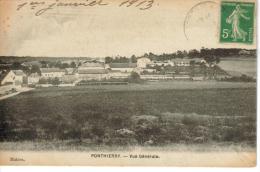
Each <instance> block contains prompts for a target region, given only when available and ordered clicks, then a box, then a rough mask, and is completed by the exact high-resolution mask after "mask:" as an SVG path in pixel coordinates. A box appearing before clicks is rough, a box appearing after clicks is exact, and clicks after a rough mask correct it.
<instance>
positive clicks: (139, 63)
mask: <svg viewBox="0 0 260 172" xmlns="http://www.w3.org/2000/svg"><path fill="white" fill-rule="evenodd" d="M151 64H152V61H151V60H150V59H149V58H147V57H142V58H139V59H137V67H138V68H146V67H147V66H148V65H151Z"/></svg>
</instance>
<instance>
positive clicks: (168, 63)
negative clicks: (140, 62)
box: [150, 60, 175, 67]
mask: <svg viewBox="0 0 260 172" xmlns="http://www.w3.org/2000/svg"><path fill="white" fill-rule="evenodd" d="M174 65H175V64H174V62H172V61H170V60H167V61H152V63H151V64H150V66H151V67H155V66H160V67H164V66H174Z"/></svg>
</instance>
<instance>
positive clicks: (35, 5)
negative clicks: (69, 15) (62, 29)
mask: <svg viewBox="0 0 260 172" xmlns="http://www.w3.org/2000/svg"><path fill="white" fill-rule="evenodd" d="M115 3H116V2H111V1H109V0H74V1H70V2H68V1H66V0H53V1H48V2H46V1H27V2H23V3H19V4H18V5H17V8H16V10H17V11H20V10H23V9H30V10H33V11H35V16H40V15H43V14H44V13H46V12H48V11H51V10H54V9H55V8H61V7H63V8H79V7H100V6H108V5H112V4H115ZM117 3H118V4H115V5H117V6H118V7H127V8H130V7H132V8H137V9H139V10H148V9H151V8H152V7H153V5H154V3H155V0H121V1H119V2H118V1H117Z"/></svg>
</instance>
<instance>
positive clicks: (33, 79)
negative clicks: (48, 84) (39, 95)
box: [27, 73, 41, 85]
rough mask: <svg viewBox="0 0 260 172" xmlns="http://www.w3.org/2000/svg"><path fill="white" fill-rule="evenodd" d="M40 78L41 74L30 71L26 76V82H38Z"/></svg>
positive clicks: (31, 83) (32, 83)
mask: <svg viewBox="0 0 260 172" xmlns="http://www.w3.org/2000/svg"><path fill="white" fill-rule="evenodd" d="M40 78H41V75H39V74H38V73H32V74H30V75H29V76H28V77H27V83H28V84H29V85H34V84H38V83H39V80H40Z"/></svg>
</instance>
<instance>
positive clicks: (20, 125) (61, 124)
mask: <svg viewBox="0 0 260 172" xmlns="http://www.w3.org/2000/svg"><path fill="white" fill-rule="evenodd" d="M118 87H122V88H125V87H127V86H118ZM104 88H105V87H100V89H97V88H95V89H92V87H75V88H73V89H72V88H69V89H66V88H64V89H60V88H47V89H37V90H34V91H32V92H27V93H23V94H20V95H18V96H16V97H12V98H10V99H6V100H3V101H0V121H1V122H0V140H1V142H2V144H1V145H4V143H9V142H14V141H15V142H17V141H18V142H38V143H46V142H48V143H53V146H54V147H56V148H57V147H60V146H61V145H64V146H65V147H70V146H71V147H74V148H75V147H81V148H82V147H92V146H97V145H99V146H107V147H110V146H123V147H125V146H162V145H172V144H175V145H176V144H189V145H190V144H192V145H194V144H210V143H216V144H222V143H225V144H228V145H234V144H235V145H241V144H243V145H244V144H245V145H247V146H252V147H254V146H255V141H256V89H255V88H254V87H253V88H235V89H234V88H210V89H195V90H194V89H156V90H142V91H140V90H139V91H138V89H137V90H136V91H134V90H131V91H129V90H127V89H122V90H120V89H119V90H118V89H116V90H113V89H111V90H109V89H104ZM57 89H59V91H57ZM71 89H72V90H71ZM54 143H55V144H54ZM46 145H48V144H46ZM0 148H1V147H0ZM2 149H4V148H2Z"/></svg>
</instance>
